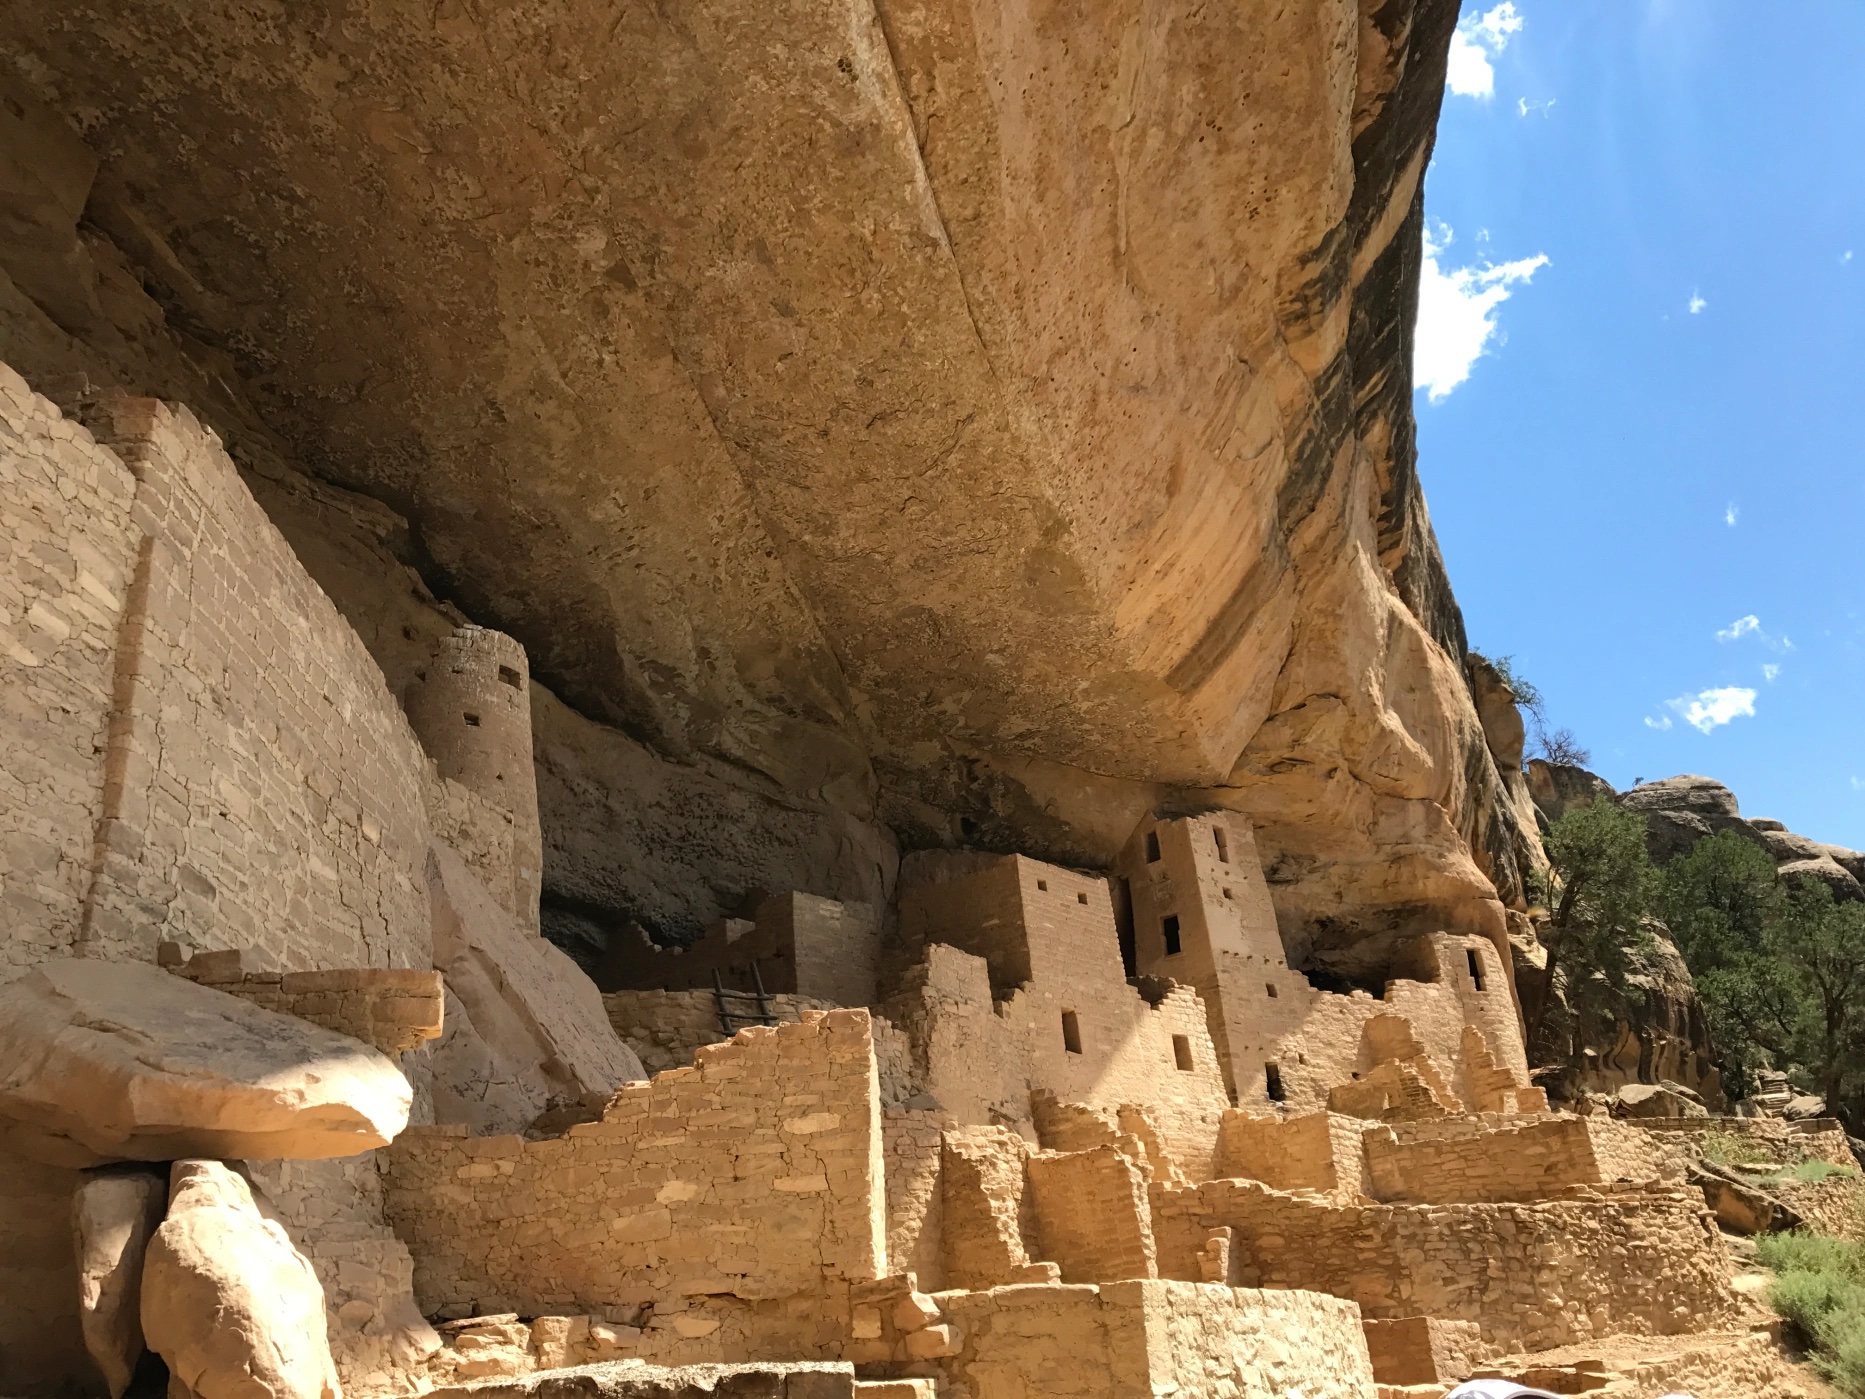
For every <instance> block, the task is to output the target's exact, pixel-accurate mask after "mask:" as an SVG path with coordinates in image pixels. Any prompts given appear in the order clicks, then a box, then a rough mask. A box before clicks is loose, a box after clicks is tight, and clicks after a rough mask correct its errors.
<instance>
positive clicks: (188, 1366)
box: [142, 1160, 341, 1399]
mask: <svg viewBox="0 0 1865 1399" xmlns="http://www.w3.org/2000/svg"><path fill="white" fill-rule="evenodd" d="M142 1325H143V1332H144V1334H145V1335H146V1336H147V1337H148V1341H149V1346H150V1348H151V1349H152V1350H154V1351H155V1352H156V1353H157V1354H158V1355H160V1356H161V1357H162V1359H163V1360H165V1361H167V1362H168V1368H169V1373H170V1374H171V1376H172V1377H173V1378H174V1379H175V1380H178V1381H180V1382H181V1383H182V1384H183V1385H185V1386H186V1387H187V1389H188V1390H189V1391H190V1392H191V1393H193V1394H195V1395H198V1396H200V1399H339V1396H340V1394H341V1390H340V1388H339V1385H338V1382H337V1371H336V1366H335V1365H334V1364H333V1363H332V1361H331V1358H330V1343H329V1340H328V1338H327V1332H326V1331H325V1326H324V1291H323V1288H321V1287H320V1286H319V1285H318V1281H317V1274H316V1273H315V1272H314V1271H313V1270H312V1267H311V1264H310V1263H309V1261H308V1260H306V1258H305V1257H304V1255H303V1254H301V1253H299V1252H298V1250H297V1249H296V1248H295V1247H294V1246H293V1244H292V1242H291V1239H290V1237H289V1236H288V1235H287V1234H286V1232H285V1229H284V1227H283V1226H282V1225H281V1224H280V1223H279V1222H278V1221H277V1220H276V1219H275V1218H272V1217H271V1215H270V1211H269V1210H268V1209H267V1208H266V1207H265V1204H264V1200H263V1197H261V1196H259V1195H257V1193H256V1192H255V1191H254V1190H253V1188H252V1186H251V1185H250V1184H249V1183H248V1181H247V1180H246V1178H245V1176H243V1175H241V1174H240V1173H239V1172H238V1171H236V1170H234V1169H233V1168H231V1167H229V1166H227V1165H225V1164H223V1163H221V1162H219V1161H190V1160H183V1161H177V1162H175V1164H174V1166H173V1167H172V1168H171V1170H170V1173H169V1202H168V1217H167V1218H166V1219H164V1220H163V1221H162V1227H161V1228H160V1229H158V1230H156V1233H155V1238H154V1239H153V1240H152V1241H151V1243H150V1245H149V1254H148V1260H147V1262H146V1263H145V1265H144V1270H143V1284H142Z"/></svg>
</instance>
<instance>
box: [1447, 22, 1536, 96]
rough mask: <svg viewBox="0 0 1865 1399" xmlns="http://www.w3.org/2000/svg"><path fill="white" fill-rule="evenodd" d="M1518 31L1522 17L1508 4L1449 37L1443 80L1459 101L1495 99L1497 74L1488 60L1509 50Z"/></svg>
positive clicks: (1459, 29) (1463, 24) (1466, 25)
mask: <svg viewBox="0 0 1865 1399" xmlns="http://www.w3.org/2000/svg"><path fill="white" fill-rule="evenodd" d="M1521 28H1522V17H1521V16H1520V15H1519V14H1517V13H1516V11H1515V6H1514V5H1513V4H1512V3H1510V0H1503V3H1502V4H1500V5H1498V6H1496V7H1495V8H1494V9H1492V10H1488V11H1486V12H1484V13H1483V14H1480V15H1472V16H1471V17H1470V18H1469V19H1467V20H1465V21H1464V22H1463V23H1462V24H1460V25H1458V26H1457V32H1456V33H1454V34H1452V35H1451V61H1450V68H1449V69H1448V70H1447V71H1446V73H1445V79H1444V80H1445V82H1446V83H1447V84H1448V85H1449V87H1450V90H1451V91H1452V92H1454V93H1456V94H1457V96H1459V97H1475V98H1479V99H1482V100H1484V101H1487V100H1489V99H1490V98H1491V97H1493V96H1495V95H1496V70H1495V69H1494V68H1492V67H1491V66H1490V60H1491V59H1492V58H1494V57H1495V56H1496V55H1497V54H1499V53H1501V52H1502V51H1503V50H1504V49H1506V48H1508V47H1509V40H1510V39H1511V38H1513V37H1514V36H1515V34H1516V33H1517V32H1519V31H1520V29H1521ZM1524 115H1526V113H1524Z"/></svg>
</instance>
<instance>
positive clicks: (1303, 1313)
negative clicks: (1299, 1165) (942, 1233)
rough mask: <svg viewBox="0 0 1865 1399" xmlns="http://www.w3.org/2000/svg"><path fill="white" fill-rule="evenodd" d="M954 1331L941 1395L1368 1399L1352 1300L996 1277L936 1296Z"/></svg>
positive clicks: (1368, 1367) (1369, 1384)
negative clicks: (956, 1345) (980, 1287)
mask: <svg viewBox="0 0 1865 1399" xmlns="http://www.w3.org/2000/svg"><path fill="white" fill-rule="evenodd" d="M941 1300H942V1301H943V1302H945V1304H946V1310H947V1315H948V1317H949V1318H950V1319H951V1321H952V1322H953V1324H954V1326H955V1328H956V1330H957V1332H958V1334H959V1335H960V1336H961V1337H962V1345H961V1347H960V1350H959V1353H958V1354H957V1355H956V1356H954V1357H952V1358H951V1359H949V1360H945V1361H942V1362H940V1366H939V1369H940V1373H941V1376H942V1378H943V1380H944V1384H943V1385H942V1386H941V1390H940V1392H941V1394H943V1395H946V1396H949V1399H997V1396H1001V1395H1017V1396H1020V1399H1079V1396H1081V1395H1084V1394H1093V1395H1097V1396H1103V1399H1154V1396H1158V1395H1164V1394H1171V1395H1175V1396H1178V1399H1288V1396H1290V1395H1294V1394H1298V1393H1299V1394H1300V1395H1302V1396H1303V1399H1364V1397H1365V1396H1367V1395H1370V1394H1372V1393H1373V1369H1372V1363H1371V1361H1370V1360H1369V1358H1368V1356H1367V1349H1366V1340H1365V1337H1364V1336H1363V1335H1362V1334H1361V1331H1360V1315H1359V1312H1358V1310H1357V1309H1356V1308H1355V1307H1354V1306H1353V1305H1352V1304H1351V1303H1349V1302H1343V1301H1340V1300H1338V1299H1336V1298H1333V1297H1320V1296H1316V1295H1314V1294H1312V1293H1302V1292H1258V1291H1251V1290H1243V1289H1237V1288H1227V1287H1210V1286H1201V1285H1199V1284H1196V1283H1185V1282H1157V1281H1152V1282H1147V1281H1133V1282H1119V1283H1110V1284H1106V1285H1103V1286H1099V1287H1093V1286H1067V1285H1050V1286H1041V1285H1036V1286H1024V1287H999V1288H993V1289H991V1290H990V1291H988V1292H968V1293H948V1294H946V1295H945V1296H944V1297H942V1298H941Z"/></svg>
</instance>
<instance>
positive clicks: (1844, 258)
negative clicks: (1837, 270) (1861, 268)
mask: <svg viewBox="0 0 1865 1399" xmlns="http://www.w3.org/2000/svg"><path fill="white" fill-rule="evenodd" d="M1839 260H1840V261H1841V262H1850V261H1852V249H1850V248H1847V249H1846V250H1845V251H1844V252H1843V253H1841V254H1839Z"/></svg>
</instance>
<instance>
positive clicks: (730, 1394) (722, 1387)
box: [429, 1360, 855, 1399]
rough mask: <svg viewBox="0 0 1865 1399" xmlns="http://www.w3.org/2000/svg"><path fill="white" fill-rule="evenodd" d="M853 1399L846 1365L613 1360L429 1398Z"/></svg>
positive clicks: (851, 1375) (467, 1386)
mask: <svg viewBox="0 0 1865 1399" xmlns="http://www.w3.org/2000/svg"><path fill="white" fill-rule="evenodd" d="M469 1396H470V1399H855V1367H854V1366H852V1365H850V1364H848V1363H847V1362H846V1361H840V1360H834V1361H810V1360H805V1361H795V1362H787V1361H771V1362H753V1363H751V1364H745V1365H650V1364H649V1363H648V1362H647V1361H645V1360H610V1361H605V1362H604V1363H602V1364H600V1365H576V1366H572V1367H571V1368H569V1369H565V1370H539V1371H537V1372H536V1373H535V1374H530V1375H520V1376H516V1377H514V1378H512V1379H498V1380H486V1381H484V1382H483V1383H479V1384H465V1385H458V1386H456V1387H454V1388H451V1389H436V1390H434V1391H433V1393H432V1394H431V1395H430V1396H429V1399H469Z"/></svg>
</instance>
